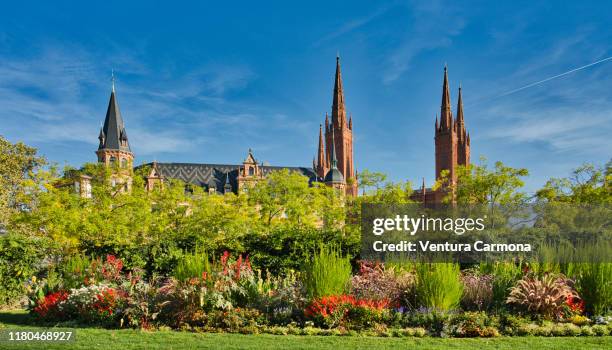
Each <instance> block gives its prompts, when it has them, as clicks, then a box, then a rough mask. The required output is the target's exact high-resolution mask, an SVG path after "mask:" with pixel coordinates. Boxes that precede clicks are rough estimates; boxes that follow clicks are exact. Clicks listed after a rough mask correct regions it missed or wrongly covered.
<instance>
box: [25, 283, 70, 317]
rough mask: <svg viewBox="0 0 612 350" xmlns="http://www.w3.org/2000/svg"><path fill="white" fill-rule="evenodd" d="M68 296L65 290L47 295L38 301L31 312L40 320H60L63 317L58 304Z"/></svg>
mask: <svg viewBox="0 0 612 350" xmlns="http://www.w3.org/2000/svg"><path fill="white" fill-rule="evenodd" d="M68 295H69V294H68V292H67V291H65V290H61V291H58V292H55V293H50V294H47V295H45V296H44V297H43V298H42V299H41V300H39V301H38V303H37V304H36V305H35V306H34V307H33V309H32V311H33V312H34V313H35V314H36V315H37V316H38V317H39V318H41V319H45V320H60V319H62V318H63V316H64V313H63V311H62V310H61V309H60V304H61V303H62V302H64V301H65V300H66V299H68Z"/></svg>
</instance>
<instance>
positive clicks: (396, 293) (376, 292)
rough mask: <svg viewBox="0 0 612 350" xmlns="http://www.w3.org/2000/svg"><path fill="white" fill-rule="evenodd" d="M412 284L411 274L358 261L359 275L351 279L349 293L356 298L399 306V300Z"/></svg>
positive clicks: (373, 263)
mask: <svg viewBox="0 0 612 350" xmlns="http://www.w3.org/2000/svg"><path fill="white" fill-rule="evenodd" d="M413 283H414V276H413V275H412V274H411V273H408V272H404V271H400V272H398V273H396V272H395V271H394V270H393V269H387V268H385V266H384V265H383V264H381V263H376V262H368V261H360V262H359V273H358V274H356V275H355V276H353V278H352V279H351V293H352V294H353V295H355V296H356V297H357V298H362V299H374V300H381V299H386V300H391V302H392V303H393V304H399V302H400V298H401V297H402V295H403V294H404V292H405V291H406V290H408V289H410V288H411V286H412V284H413Z"/></svg>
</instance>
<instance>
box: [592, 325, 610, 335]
mask: <svg viewBox="0 0 612 350" xmlns="http://www.w3.org/2000/svg"><path fill="white" fill-rule="evenodd" d="M591 330H592V331H593V334H595V335H596V336H599V337H603V336H605V335H608V334H609V330H608V328H607V327H606V326H604V325H600V324H597V325H594V326H593V327H591Z"/></svg>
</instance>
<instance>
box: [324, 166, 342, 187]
mask: <svg viewBox="0 0 612 350" xmlns="http://www.w3.org/2000/svg"><path fill="white" fill-rule="evenodd" d="M324 181H325V183H344V176H342V173H341V172H340V170H338V168H336V167H333V168H331V169H329V171H328V172H327V174H325V180H324Z"/></svg>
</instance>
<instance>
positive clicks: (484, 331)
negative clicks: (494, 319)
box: [445, 312, 499, 338]
mask: <svg viewBox="0 0 612 350" xmlns="http://www.w3.org/2000/svg"><path fill="white" fill-rule="evenodd" d="M445 333H446V334H448V335H451V336H454V337H460V338H464V337H485V336H486V337H493V336H498V335H499V332H498V331H497V329H496V328H495V327H493V326H492V325H491V322H490V320H489V317H488V316H487V314H485V313H484V312H466V313H462V314H456V315H453V316H452V317H451V318H450V320H449V322H448V324H447V325H446V326H445Z"/></svg>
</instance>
